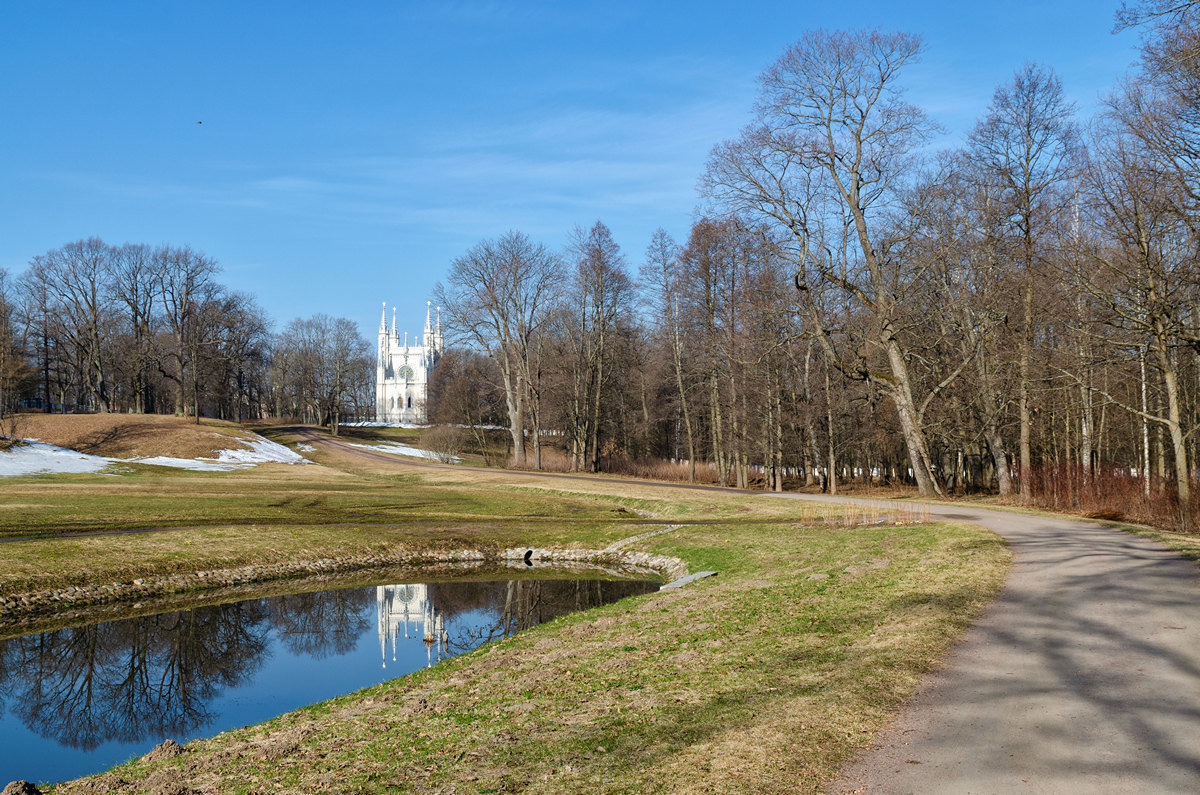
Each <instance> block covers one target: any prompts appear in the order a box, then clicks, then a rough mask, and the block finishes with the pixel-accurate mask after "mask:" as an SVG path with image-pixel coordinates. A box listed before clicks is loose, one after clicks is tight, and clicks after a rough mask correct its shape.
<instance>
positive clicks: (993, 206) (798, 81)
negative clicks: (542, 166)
mask: <svg viewBox="0 0 1200 795" xmlns="http://www.w3.org/2000/svg"><path fill="white" fill-rule="evenodd" d="M1196 7H1197V6H1196V4H1192V3H1185V4H1182V5H1179V4H1156V3H1149V4H1145V5H1143V6H1140V7H1137V8H1133V9H1130V8H1126V9H1125V10H1124V11H1123V13H1122V15H1121V16H1120V17H1119V24H1122V25H1125V24H1141V23H1144V22H1146V23H1148V24H1147V25H1146V26H1145V28H1144V33H1145V45H1144V53H1145V55H1144V58H1143V60H1142V62H1141V64H1140V65H1139V67H1138V69H1137V71H1136V72H1135V73H1134V74H1132V75H1131V76H1130V77H1128V78H1127V79H1126V80H1125V81H1124V82H1122V84H1121V85H1119V86H1117V87H1116V88H1115V89H1114V90H1113V92H1112V94H1111V95H1110V96H1109V97H1108V99H1107V101H1106V104H1105V107H1104V109H1103V111H1102V112H1101V113H1100V114H1098V115H1097V117H1096V118H1093V119H1091V120H1086V123H1085V120H1081V119H1079V118H1078V116H1077V112H1076V109H1075V107H1074V105H1073V104H1072V103H1071V102H1070V101H1069V100H1068V99H1067V97H1066V95H1065V93H1064V90H1063V87H1062V84H1061V81H1060V80H1059V78H1058V77H1057V76H1056V75H1055V74H1054V72H1053V70H1052V69H1050V68H1048V67H1046V66H1042V65H1036V64H1029V65H1026V66H1024V67H1022V68H1021V69H1019V70H1018V71H1017V72H1016V73H1015V74H1014V76H1013V79H1012V80H1011V81H1010V82H1008V83H1006V84H1004V85H1002V86H1000V87H998V88H997V89H996V92H995V94H994V96H993V97H992V100H991V102H990V104H989V105H988V107H987V110H986V111H985V113H984V115H983V116H982V118H980V119H979V121H978V122H977V124H976V125H975V127H974V128H973V130H972V131H971V132H970V134H969V136H968V137H967V139H966V141H965V142H964V144H963V146H962V147H961V148H959V149H957V150H954V151H940V152H934V151H932V150H931V147H930V141H931V139H932V136H933V134H934V132H935V130H936V127H935V125H934V124H933V122H932V121H931V120H930V119H929V118H928V117H927V115H926V114H925V112H924V111H923V109H921V108H919V107H916V106H914V105H913V104H911V103H910V102H908V100H907V99H906V98H905V96H904V92H903V76H904V73H905V71H906V69H907V68H908V67H909V65H910V64H912V63H913V62H914V61H915V60H916V59H917V58H918V56H919V55H920V52H921V41H920V39H919V38H918V37H914V36H909V35H904V34H885V33H880V32H878V31H865V32H834V33H828V32H814V33H809V34H806V35H805V36H804V37H803V38H802V39H801V40H800V41H798V42H797V43H796V44H795V45H793V46H792V47H790V48H789V49H788V50H787V51H786V52H785V53H784V54H783V55H782V56H781V57H780V59H779V60H778V61H777V62H776V63H775V64H774V65H772V66H771V67H770V68H769V69H768V70H767V71H766V72H765V73H764V74H763V75H762V77H761V80H760V86H761V89H760V92H759V95H758V97H757V100H756V102H755V105H754V117H753V121H752V122H751V123H750V124H749V125H748V126H747V127H746V128H745V129H744V130H743V131H742V133H741V134H740V135H739V136H737V137H736V138H734V139H732V140H730V141H726V142H724V143H721V144H719V145H718V146H716V147H715V148H714V149H713V152H712V155H711V158H710V161H709V164H708V168H707V170H706V172H705V174H704V175H703V179H702V186H703V193H704V196H705V202H706V204H705V207H704V212H703V216H704V217H702V218H700V219H699V220H697V221H696V222H695V224H694V225H693V228H692V230H691V233H690V235H689V237H688V239H687V240H686V241H675V240H672V239H671V238H670V236H669V235H667V234H666V233H665V232H662V231H660V232H658V233H657V234H656V235H655V236H654V238H653V240H652V241H651V242H650V245H649V247H648V249H647V251H646V254H645V256H644V257H643V258H642V259H641V262H640V263H638V264H639V265H640V267H639V268H637V271H638V273H637V275H636V278H635V274H634V270H635V269H634V267H633V266H631V264H630V262H629V260H628V257H627V255H626V254H625V253H623V252H622V251H621V249H620V248H619V247H618V246H617V244H616V242H615V241H614V240H613V238H612V235H611V234H610V232H609V230H608V229H607V228H606V227H605V226H604V225H603V224H602V223H597V224H596V225H595V226H594V227H592V228H591V229H590V230H586V231H583V230H580V231H577V232H576V234H575V235H574V237H573V241H572V243H571V244H570V245H569V246H568V248H567V249H566V250H565V251H564V252H561V253H555V252H550V251H548V250H547V249H546V248H545V247H544V246H543V245H541V244H539V243H537V242H536V241H533V240H531V239H529V238H528V237H527V236H525V235H523V234H521V233H519V232H512V233H509V234H507V235H505V236H503V237H501V238H499V239H496V240H490V241H483V242H481V243H480V244H478V245H477V246H476V247H474V248H473V249H471V251H470V252H468V253H467V254H466V255H464V256H463V257H461V258H459V259H458V260H456V261H455V262H454V263H453V264H452V266H451V268H450V272H449V274H448V277H447V279H446V281H445V283H444V284H443V285H442V286H441V287H440V288H439V289H440V295H439V299H440V301H441V303H442V304H443V306H444V307H445V309H446V312H447V317H448V319H449V321H450V325H451V327H452V328H453V329H455V330H457V331H458V332H459V335H458V336H459V339H460V341H462V342H463V343H464V344H470V345H473V347H474V348H475V349H476V350H478V351H481V352H485V353H486V354H487V355H488V356H489V357H490V359H491V361H492V363H493V367H494V369H495V372H496V374H497V376H498V377H497V378H496V379H495V380H493V381H492V382H491V383H492V385H493V387H494V388H496V389H497V390H498V391H499V393H500V394H502V396H503V402H504V404H505V408H506V411H505V417H506V422H507V424H508V426H509V427H510V429H511V434H510V435H511V440H512V441H511V444H512V448H513V454H514V459H515V460H516V462H517V463H518V464H519V465H530V466H533V467H540V466H543V465H544V463H545V462H544V461H543V459H544V457H545V451H544V450H543V447H544V446H545V445H547V444H549V445H551V446H552V447H554V448H555V449H556V451H557V452H558V453H560V454H561V455H562V456H563V457H564V460H565V463H566V465H567V466H569V467H570V468H572V469H582V470H596V469H602V468H610V469H611V468H615V467H627V466H628V462H629V461H630V460H634V459H639V458H651V457H653V458H660V459H673V460H676V461H681V462H683V464H684V466H685V467H686V470H687V475H688V477H689V479H696V478H697V477H700V475H699V474H698V471H703V472H705V473H706V474H705V476H706V477H708V478H710V479H713V480H715V481H717V482H721V483H727V484H730V485H736V486H739V487H751V486H758V487H763V488H771V489H779V488H782V487H783V483H784V480H785V479H794V480H796V481H803V482H808V483H818V482H819V483H821V485H822V486H823V487H824V488H825V489H827V490H829V491H836V489H837V488H838V481H839V480H843V481H844V480H845V479H847V478H849V479H854V480H860V481H868V482H872V483H878V482H892V483H911V484H912V485H914V486H915V487H916V488H917V489H918V490H919V491H920V492H921V493H922V494H927V495H936V494H942V493H946V492H955V493H961V492H965V491H994V492H999V493H1001V494H1008V493H1013V494H1014V496H1015V497H1017V498H1019V499H1021V500H1023V501H1026V502H1029V501H1031V500H1035V499H1037V500H1041V501H1043V502H1046V501H1049V502H1052V503H1062V502H1068V503H1074V504H1076V505H1078V504H1079V503H1080V501H1081V500H1087V499H1089V498H1090V499H1093V500H1095V499H1098V495H1099V496H1103V494H1104V493H1108V494H1110V495H1115V494H1118V493H1120V494H1122V495H1123V496H1121V497H1119V499H1127V498H1129V496H1130V495H1129V494H1125V493H1124V492H1121V491H1120V489H1119V488H1117V485H1120V484H1124V487H1125V488H1126V490H1127V491H1130V490H1131V491H1132V495H1133V496H1134V497H1136V496H1137V495H1138V493H1139V492H1140V494H1141V496H1142V497H1143V498H1144V499H1146V500H1154V499H1160V500H1165V501H1166V503H1168V504H1169V505H1170V506H1173V507H1172V508H1171V510H1172V511H1174V513H1175V515H1176V516H1177V518H1178V522H1179V524H1180V525H1182V526H1186V527H1193V526H1194V523H1195V518H1194V511H1195V506H1194V502H1195V500H1194V498H1193V495H1192V489H1191V481H1192V478H1193V477H1194V475H1195V467H1196V465H1197V461H1198V459H1197V453H1198V451H1197V433H1196V430H1197V428H1198V427H1200V267H1198V263H1200V58H1198V56H1197V53H1198V52H1200V28H1198V27H1197V14H1196V13H1195V11H1196Z"/></svg>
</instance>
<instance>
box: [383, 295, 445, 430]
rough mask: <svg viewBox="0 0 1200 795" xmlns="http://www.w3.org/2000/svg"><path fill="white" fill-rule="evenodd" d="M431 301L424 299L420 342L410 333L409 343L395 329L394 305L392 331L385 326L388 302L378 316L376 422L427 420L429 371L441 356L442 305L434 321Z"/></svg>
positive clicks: (419, 422)
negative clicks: (423, 316)
mask: <svg viewBox="0 0 1200 795" xmlns="http://www.w3.org/2000/svg"><path fill="white" fill-rule="evenodd" d="M432 304H433V302H432V301H426V302H425V333H424V334H423V335H422V336H421V344H420V345H418V344H417V335H415V334H414V335H413V344H412V345H409V344H408V332H407V331H406V332H404V341H403V342H401V340H400V335H399V334H398V333H397V331H396V308H395V307H392V330H391V332H388V327H387V303H386V302H385V303H384V305H383V316H382V317H380V318H379V356H378V358H377V360H376V366H375V419H376V420H377V421H379V422H404V423H415V424H418V425H423V424H425V423H426V422H428V419H429V417H428V414H427V412H426V401H427V400H428V398H429V374H430V373H431V372H433V368H434V365H436V364H437V360H438V359H439V358H440V357H441V355H442V308H441V307H438V310H437V322H436V325H435V324H434V320H433V309H432Z"/></svg>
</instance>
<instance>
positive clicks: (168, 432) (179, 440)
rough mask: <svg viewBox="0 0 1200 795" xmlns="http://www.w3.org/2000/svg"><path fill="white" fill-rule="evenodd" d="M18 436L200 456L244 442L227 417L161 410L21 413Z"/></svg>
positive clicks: (109, 452) (119, 452) (126, 451)
mask: <svg viewBox="0 0 1200 795" xmlns="http://www.w3.org/2000/svg"><path fill="white" fill-rule="evenodd" d="M15 425H16V429H15V430H16V436H19V437H21V438H25V439H37V440H39V441H42V442H48V443H50V444H55V445H58V446H59V447H66V448H68V449H71V450H78V451H80V452H81V453H90V454H91V455H105V456H113V457H115V458H133V457H135V456H173V457H175V458H199V457H202V456H204V457H207V456H213V455H216V454H217V453H218V452H219V451H221V450H235V449H240V448H241V447H242V445H241V444H239V443H238V441H237V439H238V438H239V437H241V438H245V437H247V436H248V435H249V434H248V433H247V432H246V431H244V430H242V429H241V428H239V427H238V426H237V425H234V424H233V423H231V422H223V421H221V420H209V419H202V420H201V421H200V424H199V425H197V424H196V421H195V420H192V419H188V418H187V417H175V416H165V415H160V414H19V415H17V417H16V423H15Z"/></svg>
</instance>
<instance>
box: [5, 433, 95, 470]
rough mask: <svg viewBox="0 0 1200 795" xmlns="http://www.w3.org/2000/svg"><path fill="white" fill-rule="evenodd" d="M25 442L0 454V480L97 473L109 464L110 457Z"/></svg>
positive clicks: (32, 440)
mask: <svg viewBox="0 0 1200 795" xmlns="http://www.w3.org/2000/svg"><path fill="white" fill-rule="evenodd" d="M25 442H26V443H25V444H24V445H21V446H19V447H12V448H10V449H8V450H6V451H4V452H2V453H0V477H6V478H10V477H15V476H17V475H37V474H42V473H57V472H69V473H83V472H98V471H100V470H101V469H104V467H106V466H108V465H109V464H111V463H112V462H113V459H111V458H105V457H104V456H98V455H88V454H87V453H80V452H77V451H75V450H68V449H66V448H65V447H57V446H55V445H52V444H46V443H45V442H39V441H37V440H35V439H26V440H25Z"/></svg>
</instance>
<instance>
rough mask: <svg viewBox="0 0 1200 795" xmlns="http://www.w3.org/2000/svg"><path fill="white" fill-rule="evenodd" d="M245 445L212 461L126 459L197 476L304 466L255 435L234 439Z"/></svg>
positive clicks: (283, 449) (290, 453) (289, 453)
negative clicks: (269, 466)
mask: <svg viewBox="0 0 1200 795" xmlns="http://www.w3.org/2000/svg"><path fill="white" fill-rule="evenodd" d="M238 441H239V442H241V443H242V444H244V445H246V447H247V449H244V450H221V451H220V452H218V453H217V457H216V458H171V457H169V456H154V457H152V458H133V459H130V460H131V461H133V462H134V463H138V464H154V465H156V466H160V467H178V468H179V469H191V470H194V471H197V472H228V471H229V470H231V469H247V468H249V467H252V466H254V465H255V464H307V463H310V462H309V460H308V459H307V458H305V457H304V456H302V455H300V454H299V453H297V452H296V451H294V450H289V449H288V448H286V447H284V446H283V445H281V444H278V443H276V442H272V441H271V440H270V439H264V438H263V437H261V436H259V435H258V434H255V435H254V437H253V438H252V439H238Z"/></svg>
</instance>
